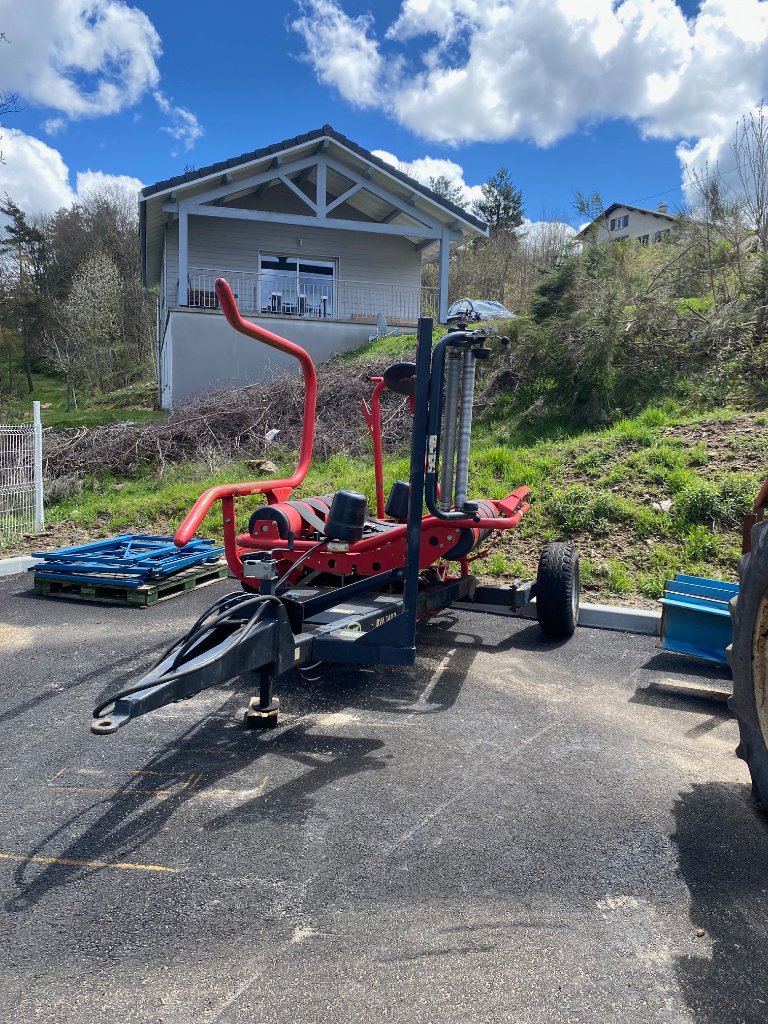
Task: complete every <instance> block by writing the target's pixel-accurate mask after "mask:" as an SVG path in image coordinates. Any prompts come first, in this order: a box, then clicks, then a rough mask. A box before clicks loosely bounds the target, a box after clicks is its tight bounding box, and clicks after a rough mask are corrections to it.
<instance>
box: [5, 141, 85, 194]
mask: <svg viewBox="0 0 768 1024" xmlns="http://www.w3.org/2000/svg"><path fill="white" fill-rule="evenodd" d="M0 145H2V150H3V158H4V160H5V165H4V166H3V175H2V182H3V184H2V188H3V191H4V192H7V193H8V195H9V196H10V197H11V199H13V201H14V202H15V203H17V204H18V206H20V207H21V208H22V210H24V212H25V213H27V214H36V213H50V212H51V211H52V210H56V209H58V208H59V207H60V206H70V205H71V204H72V202H73V201H74V198H75V196H74V192H73V191H72V189H71V187H70V184H69V172H68V170H67V165H66V164H65V163H64V161H63V159H62V157H61V153H59V151H58V150H57V149H52V148H51V147H50V146H47V145H46V144H45V143H44V142H41V141H40V139H35V138H33V137H32V136H31V135H25V134H24V133H23V132H20V131H16V130H14V129H11V130H10V131H9V130H6V131H4V132H3V138H2V142H1V143H0Z"/></svg>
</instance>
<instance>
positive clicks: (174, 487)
mask: <svg viewBox="0 0 768 1024" xmlns="http://www.w3.org/2000/svg"><path fill="white" fill-rule="evenodd" d="M361 427H362V424H361ZM276 463H277V465H278V470H279V472H280V473H281V474H282V472H283V470H284V469H285V470H290V468H291V466H292V464H293V462H292V457H291V455H289V454H288V453H286V454H285V455H284V456H283V457H282V458H276ZM763 475H768V417H766V416H765V415H764V414H754V413H752V414H750V413H743V412H729V411H720V412H718V413H712V414H709V415H707V416H690V415H688V416H681V415H674V414H672V413H669V412H664V411H662V410H659V409H650V410H647V411H646V412H645V413H643V414H642V415H640V416H639V417H637V418H635V419H626V420H622V421H620V422H618V423H617V424H615V425H614V426H612V427H610V428H606V429H603V430H600V431H596V432H586V433H581V434H579V435H578V436H575V437H571V438H565V439H561V440H547V441H540V442H538V443H535V444H532V445H526V446H522V445H514V444H510V439H509V438H507V439H506V440H504V438H503V437H502V430H501V428H500V427H499V426H498V425H497V426H496V427H495V428H493V429H488V428H486V429H485V430H483V429H482V428H481V431H480V434H479V436H478V438H477V440H476V443H475V446H474V451H473V456H472V464H471V479H472V487H471V493H472V495H473V496H477V497H490V498H499V497H503V496H504V495H506V494H507V493H508V492H509V491H510V490H512V489H513V488H515V487H517V486H519V485H521V484H526V485H528V486H529V487H531V489H532V492H533V496H534V500H533V507H532V509H531V511H530V512H529V513H528V515H527V516H526V517H525V518H524V520H523V522H522V524H521V526H520V528H519V529H518V530H517V531H515V532H512V533H506V534H503V535H502V536H501V537H499V538H498V539H496V540H495V541H494V543H493V545H492V547H491V549H490V550H489V552H488V554H487V555H486V557H485V558H483V559H482V560H481V561H480V562H479V563H478V565H477V569H478V570H479V572H480V574H481V575H484V576H489V577H490V576H493V577H497V578H498V577H500V578H502V579H512V578H514V577H516V576H523V577H526V576H532V575H535V571H536V562H537V558H538V552H539V550H540V548H541V546H542V544H544V543H545V542H546V541H548V540H573V541H574V542H575V543H576V544H577V545H578V546H579V549H580V551H581V556H582V578H583V582H584V586H585V593H586V594H587V595H588V596H591V597H592V599H600V600H619V599H621V600H623V601H628V602H630V603H635V604H650V603H652V602H653V600H654V599H655V598H657V597H658V596H659V595H660V594H661V590H662V588H663V584H664V580H665V579H667V578H669V577H670V576H671V575H674V573H675V572H688V573H691V574H693V575H702V576H709V577H712V578H718V579H730V580H732V579H735V568H736V559H737V557H738V554H739V545H740V523H741V516H742V515H743V513H744V512H745V511H746V510H747V509H748V507H749V505H750V504H751V501H752V499H753V497H754V495H755V493H756V492H757V490H758V488H759V485H760V483H761V480H762V478H763ZM254 476H256V477H258V476H259V473H258V471H257V470H255V469H254V466H253V465H251V464H249V463H248V462H247V461H241V462H234V463H230V464H227V465H226V466H223V467H221V468H220V469H218V470H216V471H215V472H211V469H210V467H209V466H206V465H205V464H202V463H199V464H191V465H176V466H169V467H168V468H167V471H166V474H165V476H164V478H163V480H162V483H161V485H160V486H158V480H157V477H156V475H155V474H154V473H146V474H141V473H139V474H137V475H136V476H135V477H134V478H133V479H116V478H114V477H112V476H110V475H107V474H105V475H103V476H101V477H100V478H94V479H92V480H91V481H90V486H87V487H84V488H83V490H82V491H80V492H79V493H77V494H72V495H69V496H68V497H66V498H63V499H62V500H59V501H57V502H55V503H54V504H52V505H51V506H50V507H49V509H48V511H47V517H48V523H49V528H48V531H47V534H46V535H45V536H44V537H40V538H38V539H36V540H34V541H29V542H28V543H27V547H28V548H30V547H34V546H36V545H37V546H41V547H53V546H57V545H59V544H65V543H74V542H78V541H82V540H84V539H86V538H88V537H91V536H111V535H113V534H115V533H119V532H128V531H133V532H142V531H151V532H160V533H164V532H172V531H173V530H174V529H175V528H176V526H177V525H178V524H179V522H180V521H181V519H182V518H183V516H184V514H185V513H186V512H187V510H188V509H189V507H190V506H191V505H192V503H193V501H194V499H195V498H196V497H197V495H198V494H199V493H200V491H201V490H203V489H204V488H206V487H208V486H211V485H212V484H215V483H221V482H225V481H232V480H246V479H252V478H253V477H254ZM386 477H387V483H388V484H389V483H391V482H392V481H394V480H396V479H407V478H408V456H407V454H406V453H405V452H402V453H401V454H399V455H397V456H389V457H388V458H387V460H386ZM340 487H347V488H354V489H357V490H360V491H362V492H363V493H365V494H367V495H368V498H369V501H370V502H371V503H372V502H373V477H372V471H371V464H370V459H369V458H368V457H365V456H356V457H354V456H349V455H342V454H338V455H333V456H331V457H330V458H327V459H324V460H316V461H315V463H314V465H313V468H312V470H311V472H310V474H309V476H308V477H307V480H306V481H305V483H304V485H303V486H302V488H301V489H300V491H299V492H298V494H299V495H300V494H307V495H309V494H323V493H327V492H328V491H331V490H333V489H336V488H340ZM258 503H259V499H246V500H243V501H242V502H241V503H240V505H239V508H240V510H241V522H242V523H243V524H244V523H245V522H246V520H247V513H248V509H249V508H251V507H254V506H255V505H256V504H258ZM668 503H671V504H668ZM202 532H203V534H204V535H206V536H212V537H220V536H221V523H220V511H219V509H218V508H216V509H214V511H213V512H212V513H211V515H209V517H208V519H207V521H206V522H205V524H204V527H203V531H202Z"/></svg>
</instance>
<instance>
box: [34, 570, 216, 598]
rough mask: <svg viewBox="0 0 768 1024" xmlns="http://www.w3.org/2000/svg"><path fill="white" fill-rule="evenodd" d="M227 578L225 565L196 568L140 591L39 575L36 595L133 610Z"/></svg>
mask: <svg viewBox="0 0 768 1024" xmlns="http://www.w3.org/2000/svg"><path fill="white" fill-rule="evenodd" d="M226 575H227V565H226V563H225V562H217V563H216V564H215V565H203V566H192V568H190V569H184V570H183V571H182V572H178V573H176V574H175V575H174V576H169V577H168V579H165V580H156V581H155V582H154V583H143V584H142V585H141V586H140V587H129V586H126V585H125V583H121V581H120V580H118V579H114V580H109V581H106V580H105V582H104V583H92V582H90V581H89V582H87V583H84V582H82V581H79V580H76V579H61V580H54V579H43V578H41V577H40V576H39V575H38V573H35V593H36V594H42V595H43V596H45V597H67V598H70V599H71V600H74V601H101V602H103V603H106V604H121V605H124V606H125V607H131V608H148V607H149V606H150V605H153V604H157V603H158V601H168V600H169V599H170V598H172V597H178V596H179V594H186V593H187V591H188V590H197V589H198V588H199V587H204V586H206V585H207V584H208V583H215V582H216V581H217V580H220V579H223V578H224V577H225V576H226Z"/></svg>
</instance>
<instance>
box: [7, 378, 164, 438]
mask: <svg viewBox="0 0 768 1024" xmlns="http://www.w3.org/2000/svg"><path fill="white" fill-rule="evenodd" d="M32 381H33V384H34V388H35V389H34V391H33V392H32V393H31V394H27V393H26V392H25V393H24V394H23V395H20V396H15V397H13V398H11V399H6V400H5V401H4V402H3V405H2V408H0V419H2V420H3V421H7V422H9V423H31V421H32V403H33V402H40V414H41V417H42V421H43V426H44V427H53V428H56V429H58V428H63V427H81V426H83V427H96V426H100V425H102V424H105V423H118V422H122V421H125V420H132V421H133V422H138V423H144V422H147V421H149V420H156V419H162V417H163V416H165V415H166V414H165V413H164V412H158V411H156V410H155V409H154V405H155V402H156V400H157V392H156V388H155V386H154V385H153V384H150V383H140V384H133V385H131V386H130V387H126V388H121V389H120V390H119V391H111V392H108V393H107V394H99V395H93V396H88V397H84V398H82V399H79V400H78V407H77V409H67V395H66V387H65V384H64V381H63V380H62V379H61V378H59V377H56V376H52V375H50V374H43V373H33V374H32Z"/></svg>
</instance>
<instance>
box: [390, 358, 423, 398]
mask: <svg viewBox="0 0 768 1024" xmlns="http://www.w3.org/2000/svg"><path fill="white" fill-rule="evenodd" d="M384 383H385V384H386V386H387V387H388V388H389V390H390V391H394V392H396V393H397V394H398V395H413V394H415V393H416V363H393V364H392V366H390V367H389V368H388V369H386V370H385V371H384Z"/></svg>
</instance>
